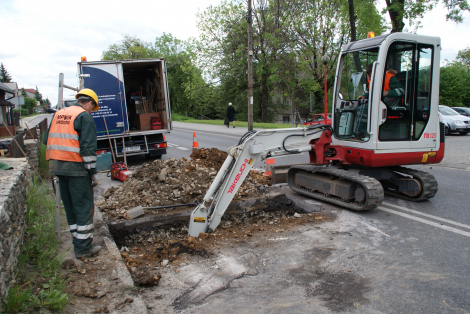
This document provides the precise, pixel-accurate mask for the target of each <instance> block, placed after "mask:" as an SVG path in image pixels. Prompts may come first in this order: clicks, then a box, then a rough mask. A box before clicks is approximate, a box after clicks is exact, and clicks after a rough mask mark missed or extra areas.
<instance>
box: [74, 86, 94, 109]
mask: <svg viewBox="0 0 470 314" xmlns="http://www.w3.org/2000/svg"><path fill="white" fill-rule="evenodd" d="M80 96H87V97H84V98H91V100H93V101H94V102H95V104H96V106H95V108H93V110H92V111H97V110H99V109H100V106H99V105H98V96H97V95H96V93H95V92H94V91H93V90H91V89H89V88H85V89H82V90H81V91H79V92H78V94H77V95H75V99H79V98H80Z"/></svg>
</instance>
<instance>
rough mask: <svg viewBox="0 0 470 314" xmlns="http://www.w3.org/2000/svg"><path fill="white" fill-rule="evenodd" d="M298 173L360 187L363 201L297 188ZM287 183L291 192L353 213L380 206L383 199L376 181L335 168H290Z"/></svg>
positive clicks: (382, 192)
mask: <svg viewBox="0 0 470 314" xmlns="http://www.w3.org/2000/svg"><path fill="white" fill-rule="evenodd" d="M299 172H304V173H306V174H322V175H325V176H328V177H329V178H335V179H342V180H345V181H347V182H351V183H354V184H356V185H357V186H360V187H362V189H363V191H364V192H365V199H364V201H362V202H358V201H354V200H351V199H349V200H345V199H343V198H342V197H339V196H337V195H332V194H325V193H323V192H320V191H318V190H311V189H308V188H306V187H303V186H299V185H297V184H296V182H295V177H296V174H298V173H299ZM287 183H288V184H289V187H290V188H291V189H292V190H293V191H296V192H298V193H301V194H304V195H307V196H309V197H311V198H314V199H318V200H321V201H325V202H328V203H332V204H335V205H339V206H342V207H346V208H349V209H352V210H354V211H364V210H369V209H372V208H375V207H377V206H380V205H381V204H382V201H383V199H384V189H383V187H382V185H381V184H380V182H379V181H377V180H376V179H374V178H371V177H368V176H364V175H361V174H357V173H355V172H352V171H347V170H343V169H338V168H335V167H322V166H309V165H305V166H302V165H299V166H292V167H291V168H290V169H289V171H288V173H287Z"/></svg>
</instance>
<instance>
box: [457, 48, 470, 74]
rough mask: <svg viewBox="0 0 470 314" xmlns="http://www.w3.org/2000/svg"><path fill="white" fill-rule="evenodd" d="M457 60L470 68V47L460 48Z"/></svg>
mask: <svg viewBox="0 0 470 314" xmlns="http://www.w3.org/2000/svg"><path fill="white" fill-rule="evenodd" d="M456 60H457V61H459V62H461V63H462V64H463V65H465V66H466V67H467V68H469V69H470V47H467V48H465V49H463V50H460V51H459V53H457V58H456Z"/></svg>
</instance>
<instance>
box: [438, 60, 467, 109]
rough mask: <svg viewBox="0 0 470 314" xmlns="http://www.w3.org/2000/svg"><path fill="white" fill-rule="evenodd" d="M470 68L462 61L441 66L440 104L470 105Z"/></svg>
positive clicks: (451, 105)
mask: <svg viewBox="0 0 470 314" xmlns="http://www.w3.org/2000/svg"><path fill="white" fill-rule="evenodd" d="M469 86H470V69H469V67H467V66H466V65H464V64H463V63H461V62H458V61H456V62H451V63H449V64H448V65H446V66H445V67H441V80H440V92H439V104H441V105H445V106H450V107H470V89H469V88H468V87H469Z"/></svg>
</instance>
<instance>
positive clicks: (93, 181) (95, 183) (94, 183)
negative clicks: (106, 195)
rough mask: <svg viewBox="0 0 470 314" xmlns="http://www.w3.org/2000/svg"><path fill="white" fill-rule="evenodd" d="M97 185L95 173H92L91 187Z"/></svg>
mask: <svg viewBox="0 0 470 314" xmlns="http://www.w3.org/2000/svg"><path fill="white" fill-rule="evenodd" d="M97 185H98V180H97V179H96V177H95V175H94V174H92V175H91V187H92V188H93V187H95V186H97Z"/></svg>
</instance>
